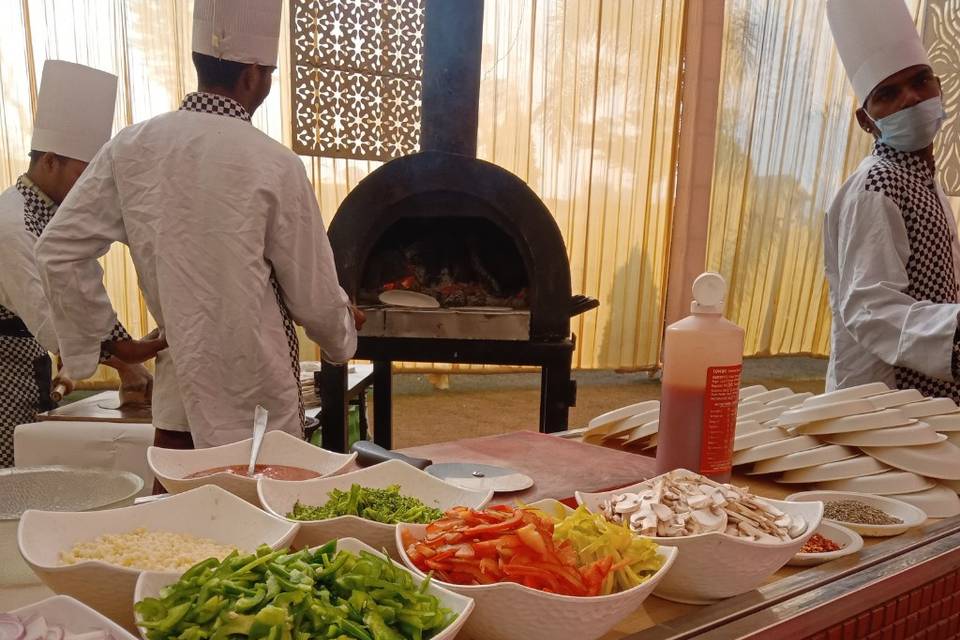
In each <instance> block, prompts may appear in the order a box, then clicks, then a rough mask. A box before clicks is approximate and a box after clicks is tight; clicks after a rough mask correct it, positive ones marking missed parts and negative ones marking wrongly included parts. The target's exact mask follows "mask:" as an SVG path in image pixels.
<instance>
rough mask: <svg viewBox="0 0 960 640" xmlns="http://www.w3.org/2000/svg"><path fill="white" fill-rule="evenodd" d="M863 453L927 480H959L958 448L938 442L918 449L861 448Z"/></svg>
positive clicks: (959, 457) (959, 451)
mask: <svg viewBox="0 0 960 640" xmlns="http://www.w3.org/2000/svg"><path fill="white" fill-rule="evenodd" d="M862 449H863V452H864V453H866V454H867V455H869V456H872V457H874V458H876V459H877V460H879V461H880V462H883V463H884V464H888V465H890V466H891V467H896V468H897V469H903V470H904V471H913V472H914V473H919V474H921V475H925V476H927V477H928V478H943V479H944V480H960V447H958V446H957V445H955V444H953V443H952V442H938V443H937V444H925V445H922V446H919V447H862Z"/></svg>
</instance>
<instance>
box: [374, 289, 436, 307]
mask: <svg viewBox="0 0 960 640" xmlns="http://www.w3.org/2000/svg"><path fill="white" fill-rule="evenodd" d="M379 298H380V302H382V303H383V304H386V305H390V306H391V307H408V308H411V309H439V308H440V303H439V302H437V299H436V298H434V297H433V296H428V295H426V294H425V293H417V292H416V291H406V290H403V289H394V290H393V291H384V292H383V293H381V294H380V296H379Z"/></svg>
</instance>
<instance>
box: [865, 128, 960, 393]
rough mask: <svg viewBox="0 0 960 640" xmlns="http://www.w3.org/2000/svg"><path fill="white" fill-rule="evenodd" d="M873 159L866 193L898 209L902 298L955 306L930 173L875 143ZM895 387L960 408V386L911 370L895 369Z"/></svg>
mask: <svg viewBox="0 0 960 640" xmlns="http://www.w3.org/2000/svg"><path fill="white" fill-rule="evenodd" d="M874 155H876V156H878V157H879V158H880V160H879V162H877V163H876V164H874V165H873V167H871V169H870V172H869V173H868V174H867V181H866V187H865V188H866V190H867V191H874V192H877V193H882V194H883V195H884V196H886V197H887V198H889V199H890V200H892V201H893V202H895V203H896V204H897V206H898V207H899V208H900V212H901V213H902V214H903V222H904V226H905V227H906V229H907V239H908V241H909V243H910V257H909V259H908V260H907V266H906V270H907V279H908V280H909V283H910V285H909V287H907V290H906V291H905V293H906V294H907V295H909V296H910V297H911V298H914V299H915V300H929V301H930V302H933V303H936V304H955V303H956V302H957V301H958V291H957V279H956V276H955V274H954V269H953V251H952V246H953V235H952V234H951V232H950V225H951V224H953V220H952V219H950V218H949V216H948V214H947V212H946V211H944V210H943V205H942V203H941V201H940V197H939V196H938V194H937V189H936V183H935V181H934V175H933V172H932V171H930V168H929V167H928V166H927V164H926V163H925V162H924V161H923V160H922V159H921V158H919V157H918V156H917V155H916V154H911V153H904V152H902V151H897V150H896V149H894V148H892V147H890V146H887V145H885V144H882V143H877V145H876V147H875V148H874ZM953 371H954V374H955V375H956V374H957V373H960V342H958V341H956V340H955V341H954V344H953ZM895 375H896V381H897V387H898V388H900V389H911V388H913V389H918V390H919V391H920V392H921V393H922V394H923V395H925V396H931V397H934V396H935V397H943V398H952V399H953V401H954V402H960V385H958V384H957V383H956V382H953V381H951V380H940V379H937V378H932V377H930V376H926V375H924V374H922V373H920V372H918V371H914V370H913V369H907V368H905V367H897V368H896V371H895Z"/></svg>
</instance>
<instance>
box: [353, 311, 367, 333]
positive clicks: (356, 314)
mask: <svg viewBox="0 0 960 640" xmlns="http://www.w3.org/2000/svg"><path fill="white" fill-rule="evenodd" d="M350 312H351V313H353V324H354V326H356V328H357V331H359V330H360V329H362V328H363V324H364V323H365V322H366V321H367V314H365V313H364V312H363V311H361V310H360V309H359V308H357V306H356V305H350Z"/></svg>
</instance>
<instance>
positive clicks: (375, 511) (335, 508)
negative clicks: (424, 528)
mask: <svg viewBox="0 0 960 640" xmlns="http://www.w3.org/2000/svg"><path fill="white" fill-rule="evenodd" d="M328 497H329V500H327V502H326V503H324V504H322V505H320V506H310V505H306V504H301V503H300V502H296V503H295V504H294V505H293V511H291V512H290V513H288V514H287V517H288V518H291V519H293V520H326V519H328V518H336V517H339V516H359V517H361V518H366V519H367V520H373V521H375V522H382V523H384V524H397V523H398V522H413V523H416V524H428V523H430V522H433V521H434V520H439V519H440V518H442V517H443V511H441V510H440V509H436V508H434V507H428V506H427V505H425V504H424V503H423V502H421V501H420V500H418V499H417V498H412V497H410V496H404V495H401V494H400V487H399V486H398V485H392V486H390V487H387V488H386V489H370V488H367V487H361V486H360V485H358V484H354V485H352V486H351V487H350V491H343V490H341V489H334V490H333V491H331V492H330V493H329V495H328Z"/></svg>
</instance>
